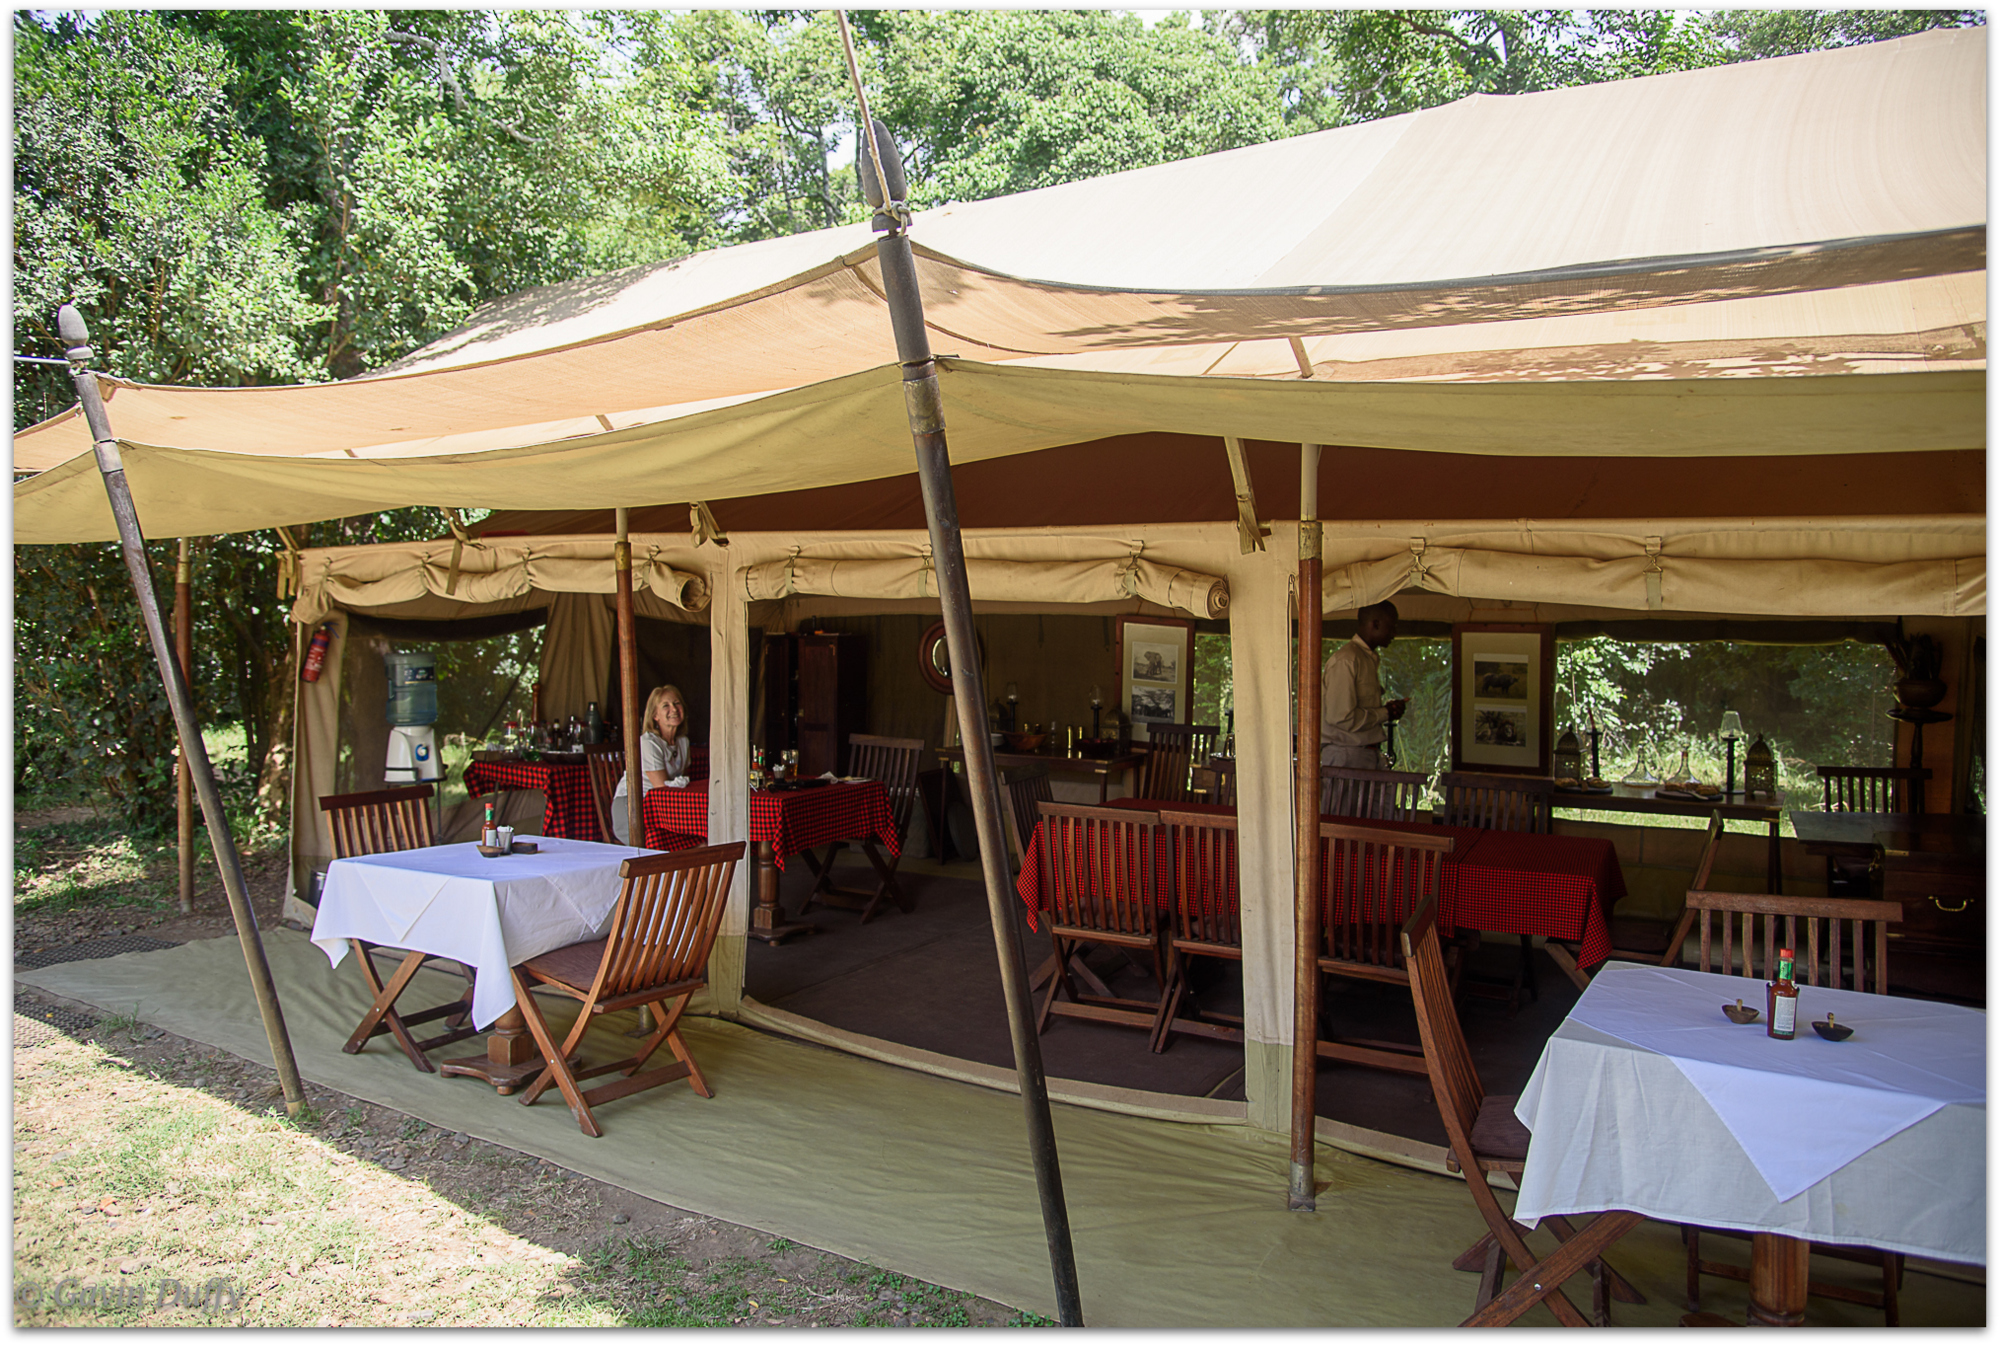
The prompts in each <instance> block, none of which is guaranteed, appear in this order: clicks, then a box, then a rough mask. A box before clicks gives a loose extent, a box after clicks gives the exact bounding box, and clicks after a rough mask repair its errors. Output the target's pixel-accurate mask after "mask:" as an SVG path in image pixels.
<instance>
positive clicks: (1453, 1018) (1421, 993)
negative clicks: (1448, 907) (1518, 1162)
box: [1400, 893, 1486, 1169]
mask: <svg viewBox="0 0 2000 1345" xmlns="http://www.w3.org/2000/svg"><path fill="white" fill-rule="evenodd" d="M1437 907H1438V898H1437V895H1436V894H1435V893H1431V894H1427V895H1426V896H1425V897H1424V899H1423V901H1422V902H1420V903H1418V905H1417V908H1416V910H1415V911H1414V912H1413V913H1412V914H1411V916H1410V918H1409V919H1408V920H1407V921H1406V922H1404V924H1403V927H1402V930H1401V935H1400V943H1401V952H1402V955H1403V963H1404V966H1405V967H1406V968H1407V970H1408V972H1409V977H1410V999H1411V1000H1412V1002H1414V1003H1415V1005H1416V1009H1417V1032H1418V1035H1419V1038H1420V1039H1421V1040H1422V1042H1423V1044H1424V1064H1425V1066H1426V1067H1427V1069H1428V1072H1429V1074H1430V1079H1431V1092H1432V1094H1433V1095H1434V1096H1435V1097H1436V1099H1437V1104H1438V1112H1439V1114H1440V1117H1441V1119H1442V1120H1443V1121H1444V1127H1445V1132H1446V1135H1447V1137H1448V1138H1449V1139H1450V1141H1451V1147H1452V1149H1453V1150H1454V1152H1455V1153H1456V1155H1457V1157H1458V1161H1459V1164H1460V1166H1461V1167H1466V1168H1468V1169H1469V1168H1470V1167H1471V1165H1472V1158H1473V1148H1472V1124H1473V1122H1474V1121H1475V1120H1477V1119H1478V1116H1479V1107H1480V1104H1481V1103H1483V1102H1485V1101H1486V1090H1485V1088H1484V1087H1483V1086H1482V1085H1481V1084H1480V1082H1479V1071H1478V1070H1477V1069H1475V1068H1474V1067H1473V1064H1472V1051H1471V1050H1470V1048H1468V1047H1467V1046H1466V1044H1465V1030H1464V1028H1462V1027H1461V1026H1460V1025H1459V1021H1458V1010H1457V1009H1456V1008H1455V1007H1453V1005H1452V995H1451V978H1450V977H1449V976H1448V975H1447V974H1446V973H1445V966H1444V953H1443V950H1442V949H1441V948H1440V946H1439V944H1438V932H1437Z"/></svg>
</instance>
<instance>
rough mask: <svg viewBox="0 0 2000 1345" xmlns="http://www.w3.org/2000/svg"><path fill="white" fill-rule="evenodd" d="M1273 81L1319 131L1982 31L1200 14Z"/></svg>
mask: <svg viewBox="0 0 2000 1345" xmlns="http://www.w3.org/2000/svg"><path fill="white" fill-rule="evenodd" d="M1204 20H1205V23H1206V24H1207V25H1208V26H1211V27H1213V28H1214V29H1216V30H1217V31H1218V32H1219V33H1221V34H1222V35H1224V36H1226V37H1228V38H1229V39H1231V40H1233V41H1234V42H1236V43H1237V44H1239V45H1240V46H1241V47H1242V48H1243V49H1245V50H1247V51H1249V52H1251V53H1253V54H1254V56H1255V58H1256V61H1257V63H1258V65H1259V66H1260V67H1261V68H1262V69H1264V70H1265V71H1267V72H1268V73H1269V75H1270V77H1271V78H1272V79H1273V80H1275V82H1276V83H1277V86H1278V88H1279V90H1280V91H1281V97H1282V99H1283V102H1284V110H1285V120H1286V125H1287V127H1288V128H1289V129H1290V130H1292V131H1294V132H1298V131H1317V130H1325V129H1327V128H1329V127H1334V126H1346V125H1350V124H1352V123H1354V122H1361V121H1370V120H1373V119H1375V118H1377V117H1388V116H1395V115H1397V114H1399V113H1404V112H1414V111H1417V110H1419V109H1421V108H1427V107H1436V106H1438V105H1440V104H1443V103H1449V102H1452V101H1454V100H1456V99H1459V98H1465V97H1469V96H1471V95H1473V94H1519V93H1534V92H1537V91H1540V90H1544V89H1560V88H1569V87H1572V86H1575V85H1578V84H1596V83H1601V82H1603V81H1605V80H1613V79H1631V78H1634V77H1636V76H1640V75H1659V74H1668V73H1671V72H1674V71H1678V70H1692V69H1697V68H1700V67H1703V66H1713V65H1722V64H1726V63H1729V62H1733V61H1743V60H1755V59H1759V58H1762V57H1766V56H1785V55H1791V54H1794V53H1796V52H1803V51H1817V50H1821V49H1824V48H1827V47H1839V46H1849V45H1852V44H1854V43H1857V42H1875V41H1881V40H1882V39H1884V38H1891V37H1905V36H1908V35H1910V34H1912V33H1917V32H1922V31H1924V30H1925V29H1929V28H1941V27H1959V26H1964V25H1967V24H1976V23H1983V22H1984V17H1983V15H1981V14H1980V13H1979V12H1978V11H1974V10H1821V11H1812V10H1722V11H1694V10H1603V9H1597V10H1591V9H1585V10H1549V9H1522V10H1487V9H1459V10H1428V9H1417V10H1411V9H1342V10H1332V9H1299V10H1243V11H1224V12H1210V13H1206V14H1205V15H1204Z"/></svg>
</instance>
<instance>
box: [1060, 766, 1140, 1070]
mask: <svg viewBox="0 0 2000 1345" xmlns="http://www.w3.org/2000/svg"><path fill="white" fill-rule="evenodd" d="M1036 811H1037V813H1038V814H1039V815H1040V822H1039V825H1040V827H1041V835H1040V836H1039V837H1038V838H1037V840H1036V842H1035V852H1036V855H1037V857H1038V862H1039V863H1040V864H1041V870H1042V872H1041V879H1042V899H1043V902H1044V904H1045V906H1046V909H1045V910H1044V912H1043V918H1044V920H1046V922H1047V924H1048V931H1049V942H1050V944H1051V945H1052V946H1053V950H1054V952H1055V957H1056V968H1055V978H1054V980H1053V981H1052V982H1051V983H1050V985H1049V991H1048V994H1047V996H1046V997H1044V999H1043V1000H1042V1011H1041V1013H1040V1015H1039V1016H1038V1017H1037V1019H1036V1023H1035V1030H1036V1031H1037V1032H1046V1031H1048V1027H1049V1018H1050V1017H1051V1015H1054V1014H1062V1015H1064V1016H1065V1017H1070V1018H1089V1019H1093V1020H1095V1021H1097V1022H1100V1023H1124V1024H1127V1025H1129V1026H1133V1027H1143V1028H1146V1029H1148V1031H1149V1034H1150V1035H1151V1036H1152V1037H1153V1038H1154V1039H1157V1038H1158V1036H1159V1031H1160V1024H1161V1021H1162V1019H1163V1018H1164V1016H1165V1013H1166V1007H1167V967H1166V931H1167V922H1166V919H1165V917H1164V914H1163V912H1162V911H1161V909H1160V900H1159V898H1160V884H1159V861H1158V851H1157V846H1158V843H1159V830H1160V817H1159V814H1158V813H1143V812H1138V811H1135V810H1133V809H1128V808H1088V807H1083V806H1081V805H1078V804H1067V803H1042V804H1037V805H1036ZM1093 944H1097V945H1103V946H1107V947H1111V948H1117V949H1120V950H1121V951H1123V952H1125V953H1126V954H1128V955H1131V954H1137V953H1140V952H1144V953H1147V954H1150V962H1151V966H1150V968H1149V969H1150V970H1151V972H1152V973H1153V979H1154V982H1155V984H1157V985H1158V986H1159V987H1160V994H1159V998H1158V999H1156V1000H1154V1001H1153V1002H1152V1003H1150V1004H1149V1003H1147V1002H1146V1001H1144V1000H1137V999H1129V998H1122V997H1119V996H1116V995H1111V994H1108V993H1107V994H1102V995H1099V994H1090V993H1086V992H1084V991H1082V990H1079V989H1078V988H1077V977H1076V976H1075V975H1073V974H1072V972H1071V970H1070V960H1071V958H1072V957H1073V956H1074V955H1076V954H1078V953H1080V952H1082V951H1083V949H1084V948H1085V947H1086V946H1088V945H1093Z"/></svg>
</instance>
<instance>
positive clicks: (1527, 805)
mask: <svg viewBox="0 0 2000 1345" xmlns="http://www.w3.org/2000/svg"><path fill="white" fill-rule="evenodd" d="M1438 787H1439V788H1440V789H1441V790H1442V791H1443V792H1444V810H1443V811H1444V818H1443V820H1444V824H1445V825H1446V826H1448V827H1484V828H1485V829H1486V830H1488V831H1531V832H1535V833H1537V834H1540V835H1547V834H1548V830H1549V809H1550V807H1551V805H1552V803H1553V801H1554V794H1555V788H1556V782H1555V781H1554V780H1553V779H1551V778H1549V777H1548V776H1535V775H1482V774H1478V773H1476V772H1472V771H1446V772H1445V773H1444V774H1443V775H1441V776H1439V777H1438Z"/></svg>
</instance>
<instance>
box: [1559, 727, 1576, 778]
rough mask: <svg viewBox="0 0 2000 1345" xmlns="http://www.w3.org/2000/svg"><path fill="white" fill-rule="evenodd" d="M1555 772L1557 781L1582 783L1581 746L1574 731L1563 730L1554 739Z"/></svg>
mask: <svg viewBox="0 0 2000 1345" xmlns="http://www.w3.org/2000/svg"><path fill="white" fill-rule="evenodd" d="M1555 771H1556V779H1558V780H1574V781H1576V782H1577V783H1578V784H1582V783H1583V746H1582V744H1580V743H1579V742H1577V739H1576V730H1575V729H1566V730H1564V732H1563V736H1562V737H1560V738H1558V739H1556V752H1555Z"/></svg>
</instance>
